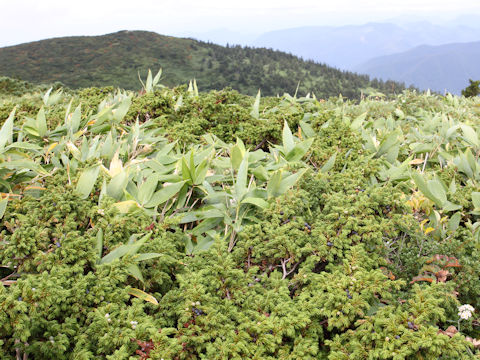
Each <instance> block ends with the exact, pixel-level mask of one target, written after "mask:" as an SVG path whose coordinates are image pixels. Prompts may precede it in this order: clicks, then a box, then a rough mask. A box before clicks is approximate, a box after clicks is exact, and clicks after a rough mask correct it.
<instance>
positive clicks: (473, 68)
mask: <svg viewBox="0 0 480 360" xmlns="http://www.w3.org/2000/svg"><path fill="white" fill-rule="evenodd" d="M479 58H480V41H479V42H471V43H455V44H447V45H440V46H426V45H423V46H419V47H416V48H414V49H412V50H409V51H406V52H402V53H398V54H393V55H388V56H382V57H378V58H375V59H371V60H370V61H367V62H365V63H364V64H362V65H360V66H358V67H357V68H356V70H357V71H361V72H364V73H367V74H370V75H371V76H375V77H379V78H385V79H396V80H401V81H405V83H407V84H414V85H415V86H416V87H418V88H420V89H427V88H429V89H432V90H436V91H441V92H443V91H445V90H447V91H449V92H451V93H454V94H460V91H461V90H462V89H464V88H465V87H466V86H467V85H468V79H470V78H471V79H480V67H479V66H478V59H479Z"/></svg>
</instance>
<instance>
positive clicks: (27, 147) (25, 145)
mask: <svg viewBox="0 0 480 360" xmlns="http://www.w3.org/2000/svg"><path fill="white" fill-rule="evenodd" d="M53 144H55V145H54V147H55V146H56V145H57V144H58V143H53ZM0 148H1V146H0ZM9 149H24V150H41V149H42V148H41V147H40V146H38V145H35V144H31V143H28V142H23V141H22V142H17V141H16V142H14V143H12V144H10V145H8V146H7V147H5V150H9Z"/></svg>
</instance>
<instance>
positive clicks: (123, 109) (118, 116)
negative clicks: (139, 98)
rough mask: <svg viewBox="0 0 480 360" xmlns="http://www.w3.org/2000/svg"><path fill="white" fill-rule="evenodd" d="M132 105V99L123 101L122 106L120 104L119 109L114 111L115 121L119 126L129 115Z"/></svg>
mask: <svg viewBox="0 0 480 360" xmlns="http://www.w3.org/2000/svg"><path fill="white" fill-rule="evenodd" d="M131 104H132V99H131V98H130V97H128V98H126V99H125V100H123V101H122V102H121V103H120V104H118V106H117V108H116V109H114V110H113V111H112V113H113V120H114V121H115V122H116V123H117V124H118V123H120V122H121V121H122V120H123V118H124V117H125V115H127V112H128V109H129V108H130V105H131Z"/></svg>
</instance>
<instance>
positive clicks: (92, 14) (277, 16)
mask: <svg viewBox="0 0 480 360" xmlns="http://www.w3.org/2000/svg"><path fill="white" fill-rule="evenodd" d="M0 9H1V11H2V16H1V18H0V47H2V46H8V45H15V44H19V43H22V42H28V41H35V40H40V39H46V38H50V37H58V36H69V35H100V34H106V33H111V32H115V31H118V30H151V31H155V32H158V33H160V34H165V35H177V36H178V35H189V36H194V34H197V33H205V32H208V31H211V30H216V29H219V28H226V29H229V30H232V31H236V32H242V33H245V34H258V33H261V32H264V31H268V30H277V29H284V28H289V27H297V26H307V25H346V24H354V23H356V24H358V23H365V22H368V21H381V20H386V19H389V18H393V17H397V16H399V15H408V17H407V18H410V17H411V19H412V20H415V19H417V18H428V19H431V20H433V21H435V20H436V21H442V20H444V19H453V18H454V17H455V16H458V15H462V14H480V1H479V0H328V1H324V0H296V1H292V0H264V1H260V0H239V1H228V0H80V1H78V0H73V1H72V0H61V1H60V0H0Z"/></svg>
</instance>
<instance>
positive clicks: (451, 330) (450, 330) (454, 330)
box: [438, 325, 458, 337]
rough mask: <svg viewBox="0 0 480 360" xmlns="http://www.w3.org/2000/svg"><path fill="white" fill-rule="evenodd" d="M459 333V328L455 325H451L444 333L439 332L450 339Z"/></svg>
mask: <svg viewBox="0 0 480 360" xmlns="http://www.w3.org/2000/svg"><path fill="white" fill-rule="evenodd" d="M457 332H458V330H457V328H456V327H455V326H453V325H450V326H449V327H448V328H447V330H445V331H443V330H438V333H439V334H443V335H447V336H449V337H452V336H453V335H455V334H456V333H457Z"/></svg>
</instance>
